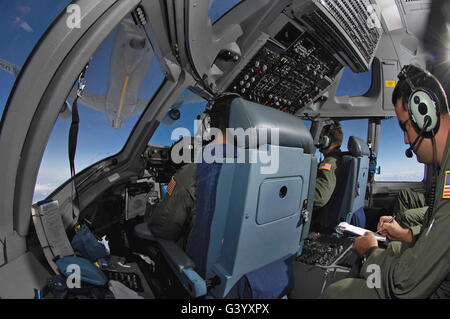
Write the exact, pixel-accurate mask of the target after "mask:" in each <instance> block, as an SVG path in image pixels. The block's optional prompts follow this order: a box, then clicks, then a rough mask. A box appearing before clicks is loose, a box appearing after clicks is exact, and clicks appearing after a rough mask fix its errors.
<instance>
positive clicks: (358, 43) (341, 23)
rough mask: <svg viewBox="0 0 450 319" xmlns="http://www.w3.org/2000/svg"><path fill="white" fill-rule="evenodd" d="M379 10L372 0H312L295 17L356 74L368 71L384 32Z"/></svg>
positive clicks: (296, 11)
mask: <svg viewBox="0 0 450 319" xmlns="http://www.w3.org/2000/svg"><path fill="white" fill-rule="evenodd" d="M376 10H377V8H376V6H374V5H372V4H371V3H370V2H369V1H368V0H352V1H341V0H312V1H311V2H309V3H306V4H305V3H303V2H302V3H301V5H299V6H298V7H297V8H295V12H294V14H295V16H296V18H297V19H299V20H300V21H301V22H302V23H304V24H306V25H307V26H308V27H309V29H310V30H311V31H312V32H313V34H314V35H315V36H316V37H317V38H320V39H322V40H323V41H324V44H325V45H326V46H327V47H328V48H329V49H330V50H331V52H334V53H337V54H338V55H339V56H340V57H341V58H342V59H343V60H344V61H345V62H346V64H347V65H348V66H349V67H350V68H351V69H352V70H353V72H365V71H368V70H369V69H370V66H371V63H372V60H373V58H374V56H375V53H376V50H377V47H378V44H379V42H380V39H381V35H382V32H383V30H382V28H381V23H380V20H379V16H378V13H377V11H376Z"/></svg>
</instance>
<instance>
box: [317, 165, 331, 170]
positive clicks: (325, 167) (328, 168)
mask: <svg viewBox="0 0 450 319" xmlns="http://www.w3.org/2000/svg"><path fill="white" fill-rule="evenodd" d="M319 169H326V170H327V171H330V170H331V164H330V163H323V164H320V166H319Z"/></svg>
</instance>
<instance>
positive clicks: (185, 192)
mask: <svg viewBox="0 0 450 319" xmlns="http://www.w3.org/2000/svg"><path fill="white" fill-rule="evenodd" d="M195 212H196V184H195V164H186V165H184V166H183V167H182V168H181V169H180V170H179V171H178V172H177V173H176V174H175V175H174V176H173V177H172V179H171V183H169V185H168V187H167V194H166V196H165V197H164V198H163V200H162V201H161V202H160V203H159V204H158V205H155V206H153V207H150V209H149V212H148V215H149V217H148V219H147V224H148V226H149V228H150V231H151V232H152V233H153V235H155V236H156V237H159V238H163V239H168V240H173V241H178V244H179V245H180V246H181V247H185V244H186V241H187V237H188V235H189V232H190V230H191V229H192V225H193V222H194V218H195Z"/></svg>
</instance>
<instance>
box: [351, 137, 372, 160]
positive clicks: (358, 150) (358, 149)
mask: <svg viewBox="0 0 450 319" xmlns="http://www.w3.org/2000/svg"><path fill="white" fill-rule="evenodd" d="M347 148H348V150H349V152H350V154H352V156H354V157H360V156H370V150H369V146H367V142H365V141H363V140H362V139H360V138H358V137H355V136H350V138H349V139H348V145H347Z"/></svg>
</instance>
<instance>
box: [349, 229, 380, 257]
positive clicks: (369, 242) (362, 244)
mask: <svg viewBox="0 0 450 319" xmlns="http://www.w3.org/2000/svg"><path fill="white" fill-rule="evenodd" d="M372 247H378V241H377V239H376V238H375V235H374V234H373V233H372V232H367V233H365V234H364V236H360V237H358V238H356V239H355V243H354V244H353V248H354V249H355V250H356V251H357V252H358V254H359V255H360V256H363V255H364V254H365V253H366V251H368V250H369V249H370V248H372Z"/></svg>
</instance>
